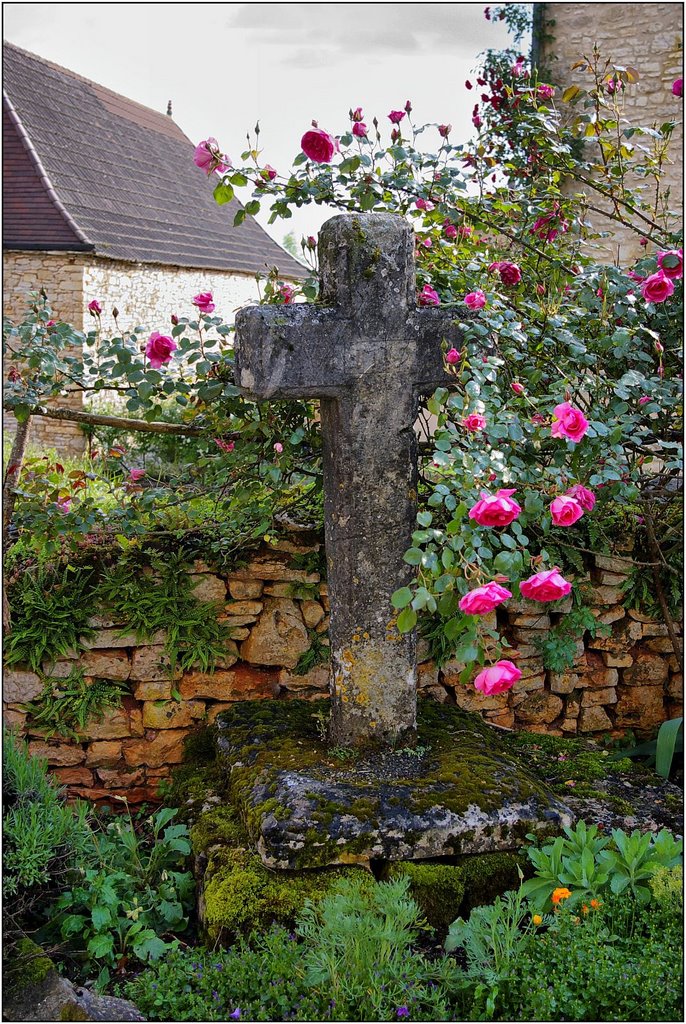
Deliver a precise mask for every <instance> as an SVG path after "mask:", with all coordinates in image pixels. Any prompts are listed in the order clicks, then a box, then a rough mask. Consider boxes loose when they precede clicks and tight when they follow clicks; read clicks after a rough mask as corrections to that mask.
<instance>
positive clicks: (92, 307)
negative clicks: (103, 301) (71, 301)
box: [88, 299, 102, 316]
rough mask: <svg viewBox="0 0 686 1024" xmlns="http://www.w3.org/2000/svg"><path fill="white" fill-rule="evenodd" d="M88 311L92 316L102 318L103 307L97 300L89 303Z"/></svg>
mask: <svg viewBox="0 0 686 1024" xmlns="http://www.w3.org/2000/svg"><path fill="white" fill-rule="evenodd" d="M88 311H89V313H90V314H91V316H100V314H101V313H102V306H101V305H100V303H99V302H98V300H97V299H92V300H91V301H90V302H89V303H88Z"/></svg>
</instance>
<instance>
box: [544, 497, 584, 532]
mask: <svg viewBox="0 0 686 1024" xmlns="http://www.w3.org/2000/svg"><path fill="white" fill-rule="evenodd" d="M550 514H551V516H552V519H553V526H573V525H574V523H575V522H576V521H577V519H581V517H582V515H583V514H584V510H583V508H582V507H581V505H580V503H579V502H578V501H577V500H576V498H571V497H570V496H569V495H568V494H563V495H561V496H560V497H559V498H555V499H554V500H553V501H552V502H551V503H550Z"/></svg>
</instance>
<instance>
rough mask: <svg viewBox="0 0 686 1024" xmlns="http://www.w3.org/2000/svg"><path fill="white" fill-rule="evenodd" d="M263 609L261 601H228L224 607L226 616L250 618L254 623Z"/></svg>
mask: <svg viewBox="0 0 686 1024" xmlns="http://www.w3.org/2000/svg"><path fill="white" fill-rule="evenodd" d="M263 607H264V605H263V603H262V601H229V602H227V603H226V604H225V605H224V608H225V611H226V614H227V615H230V616H231V617H232V618H233V617H235V616H236V615H240V616H250V617H251V618H252V620H253V621H254V620H255V619H256V618H257V616H258V615H259V614H260V612H261V611H262V608H263Z"/></svg>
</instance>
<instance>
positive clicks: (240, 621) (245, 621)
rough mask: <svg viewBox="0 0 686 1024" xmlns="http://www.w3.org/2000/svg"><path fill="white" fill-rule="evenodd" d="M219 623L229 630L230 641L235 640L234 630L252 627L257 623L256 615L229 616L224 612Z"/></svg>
mask: <svg viewBox="0 0 686 1024" xmlns="http://www.w3.org/2000/svg"><path fill="white" fill-rule="evenodd" d="M218 618H219V621H220V622H222V623H223V624H224V625H225V626H228V628H229V629H230V630H231V637H232V639H234V640H235V639H237V637H236V632H235V631H236V629H240V628H241V627H243V626H252V624H253V623H254V622H256V621H257V616H256V615H229V614H228V612H224V613H223V614H222V615H220V616H219V617H218Z"/></svg>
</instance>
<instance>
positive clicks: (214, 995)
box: [212, 988, 219, 1002]
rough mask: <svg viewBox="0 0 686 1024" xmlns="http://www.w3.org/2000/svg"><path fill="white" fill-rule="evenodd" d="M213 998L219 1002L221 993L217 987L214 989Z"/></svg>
mask: <svg viewBox="0 0 686 1024" xmlns="http://www.w3.org/2000/svg"><path fill="white" fill-rule="evenodd" d="M212 998H213V999H215V1000H216V1001H217V1002H219V993H218V992H217V990H216V988H213V989H212Z"/></svg>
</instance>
